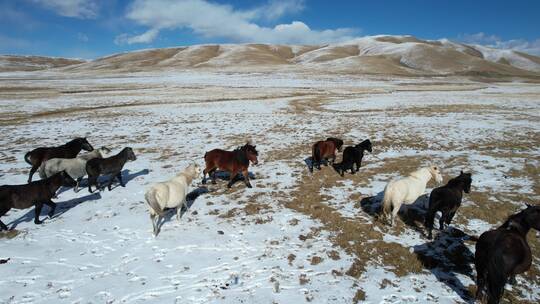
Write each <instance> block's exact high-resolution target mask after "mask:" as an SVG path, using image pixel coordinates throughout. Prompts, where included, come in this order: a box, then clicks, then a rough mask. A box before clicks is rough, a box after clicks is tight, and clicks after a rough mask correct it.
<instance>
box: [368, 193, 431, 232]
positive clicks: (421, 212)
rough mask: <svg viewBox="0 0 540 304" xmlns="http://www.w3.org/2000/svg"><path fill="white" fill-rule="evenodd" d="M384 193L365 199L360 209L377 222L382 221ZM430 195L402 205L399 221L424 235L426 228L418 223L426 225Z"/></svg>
mask: <svg viewBox="0 0 540 304" xmlns="http://www.w3.org/2000/svg"><path fill="white" fill-rule="evenodd" d="M383 196H384V191H381V192H379V193H377V195H375V196H369V197H365V198H363V199H362V200H361V201H360V207H361V208H362V210H363V211H364V212H365V213H367V214H369V215H370V216H372V217H373V218H374V219H375V220H382V218H381V214H382V200H383ZM428 198H429V195H427V194H424V195H421V196H420V197H418V198H417V199H416V201H415V202H414V203H412V204H410V205H406V204H403V205H401V209H400V212H399V213H398V217H399V219H400V220H401V221H402V222H403V223H405V224H406V225H407V226H409V227H411V228H412V229H414V230H416V231H418V232H420V233H422V234H424V229H423V228H424V226H423V225H420V226H419V225H418V224H417V223H418V222H420V223H424V218H425V215H426V212H427V210H426V209H425V206H426V203H427V200H428Z"/></svg>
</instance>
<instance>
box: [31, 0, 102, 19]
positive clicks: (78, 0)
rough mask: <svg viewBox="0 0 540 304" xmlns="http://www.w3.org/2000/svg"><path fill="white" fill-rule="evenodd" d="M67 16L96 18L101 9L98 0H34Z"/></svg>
mask: <svg viewBox="0 0 540 304" xmlns="http://www.w3.org/2000/svg"><path fill="white" fill-rule="evenodd" d="M33 2H35V3H37V4H39V5H42V6H44V7H46V8H48V9H50V10H53V11H54V12H55V13H57V14H58V15H61V16H65V17H75V18H81V19H92V18H96V17H97V14H98V10H99V5H98V1H97V0H33Z"/></svg>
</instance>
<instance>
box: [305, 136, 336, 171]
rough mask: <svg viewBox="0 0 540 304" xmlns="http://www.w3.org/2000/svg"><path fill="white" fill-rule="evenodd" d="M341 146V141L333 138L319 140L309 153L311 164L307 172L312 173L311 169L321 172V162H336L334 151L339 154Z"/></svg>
mask: <svg viewBox="0 0 540 304" xmlns="http://www.w3.org/2000/svg"><path fill="white" fill-rule="evenodd" d="M342 146H343V140H341V139H339V138H334V137H328V138H327V139H326V140H320V141H318V142H316V143H315V144H314V145H313V147H312V149H311V151H312V153H311V161H312V164H311V166H310V167H309V171H310V172H313V167H315V166H316V167H317V169H319V170H321V162H322V161H323V160H325V161H328V160H329V159H331V160H332V163H334V161H335V160H336V150H338V151H339V152H341V147H342Z"/></svg>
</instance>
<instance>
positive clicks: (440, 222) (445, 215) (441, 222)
mask: <svg viewBox="0 0 540 304" xmlns="http://www.w3.org/2000/svg"><path fill="white" fill-rule="evenodd" d="M447 216H448V213H447V212H446V211H445V210H443V211H442V214H441V218H440V219H439V230H441V231H442V230H444V222H445V221H446V217H447Z"/></svg>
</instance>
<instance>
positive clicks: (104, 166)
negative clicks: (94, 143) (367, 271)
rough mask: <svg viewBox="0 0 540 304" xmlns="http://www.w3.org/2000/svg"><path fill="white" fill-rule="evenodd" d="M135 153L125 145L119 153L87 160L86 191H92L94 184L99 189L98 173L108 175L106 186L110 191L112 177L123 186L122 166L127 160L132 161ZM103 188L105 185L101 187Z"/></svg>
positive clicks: (134, 158)
mask: <svg viewBox="0 0 540 304" xmlns="http://www.w3.org/2000/svg"><path fill="white" fill-rule="evenodd" d="M136 159H137V157H135V153H133V150H132V149H131V148H129V147H126V148H124V149H122V151H120V153H118V154H116V155H114V156H111V157H108V158H94V159H91V160H89V161H88V162H87V163H86V173H88V191H90V193H92V186H96V189H99V185H98V177H99V176H100V175H110V176H111V177H110V180H109V184H108V185H107V188H109V191H111V187H112V183H113V182H114V179H115V178H117V179H118V181H120V185H121V186H122V187H125V186H126V185H124V182H123V181H122V168H124V165H125V164H126V162H127V161H134V160H136ZM103 188H105V187H103Z"/></svg>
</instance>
